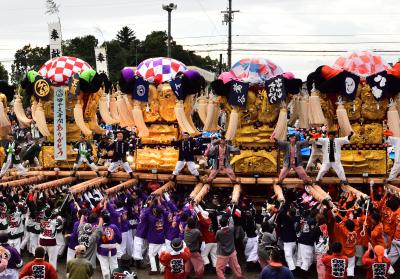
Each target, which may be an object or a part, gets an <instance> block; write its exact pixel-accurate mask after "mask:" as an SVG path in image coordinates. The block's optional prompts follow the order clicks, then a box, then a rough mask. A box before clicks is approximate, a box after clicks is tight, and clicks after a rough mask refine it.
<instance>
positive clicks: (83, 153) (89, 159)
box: [72, 135, 100, 176]
mask: <svg viewBox="0 0 400 279" xmlns="http://www.w3.org/2000/svg"><path fill="white" fill-rule="evenodd" d="M74 150H75V151H76V152H78V155H77V156H76V161H75V163H74V172H73V174H72V176H75V174H76V170H77V169H78V168H79V167H80V165H81V164H82V163H86V164H88V165H89V167H90V169H91V170H92V171H95V172H96V174H97V176H100V174H99V168H98V167H97V166H96V164H95V163H94V162H93V148H92V146H91V144H90V143H89V142H88V141H86V138H85V135H81V137H80V139H79V142H78V143H76V144H75V145H74Z"/></svg>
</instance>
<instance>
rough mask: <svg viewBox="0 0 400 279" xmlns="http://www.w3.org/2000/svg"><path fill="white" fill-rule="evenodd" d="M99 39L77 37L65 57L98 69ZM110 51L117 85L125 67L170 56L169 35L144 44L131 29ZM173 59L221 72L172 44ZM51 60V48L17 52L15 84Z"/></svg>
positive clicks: (212, 63) (159, 34) (111, 72)
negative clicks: (96, 53) (97, 52)
mask: <svg viewBox="0 0 400 279" xmlns="http://www.w3.org/2000/svg"><path fill="white" fill-rule="evenodd" d="M97 45H98V40H97V39H96V38H95V37H94V36H92V35H87V36H83V37H76V38H73V39H70V40H66V41H64V42H63V55H66V56H72V57H78V58H81V59H83V60H84V61H86V62H87V63H89V64H90V65H91V66H92V67H94V68H95V66H96V58H95V55H94V48H95V47H97ZM102 46H104V47H106V49H107V62H108V69H109V75H110V80H111V81H113V82H115V81H117V80H118V79H119V75H120V74H119V73H120V71H121V69H122V68H123V67H125V66H137V64H139V63H140V62H141V61H143V60H145V59H147V58H151V57H160V56H166V55H167V33H166V32H165V31H153V32H151V33H150V34H149V35H147V36H146V38H145V39H144V40H143V41H140V40H138V39H137V38H136V36H135V32H134V31H133V30H132V29H130V28H129V27H127V26H124V27H123V28H122V29H121V30H119V31H118V33H117V35H116V39H114V40H111V41H106V42H104V43H103V45H102ZM171 47H172V49H171V50H172V58H175V59H177V60H179V61H182V62H183V63H184V64H186V65H193V66H198V67H200V68H203V69H206V70H209V71H213V72H217V71H218V61H217V60H214V59H211V58H210V57H209V56H206V57H202V56H199V55H196V54H195V53H194V52H193V51H189V50H185V49H183V47H182V46H181V45H179V44H177V43H176V42H174V41H173V42H172V46H171ZM49 59H50V54H49V47H48V46H47V47H46V48H41V47H35V48H32V47H31V46H30V45H27V46H24V47H23V48H22V49H19V50H17V51H16V53H15V60H14V64H13V65H12V82H14V83H17V82H19V81H21V79H22V78H23V77H24V75H25V73H26V72H27V70H30V69H35V70H38V69H39V68H40V66H41V65H43V64H44V63H45V62H46V61H47V60H49Z"/></svg>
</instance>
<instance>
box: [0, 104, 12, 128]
mask: <svg viewBox="0 0 400 279" xmlns="http://www.w3.org/2000/svg"><path fill="white" fill-rule="evenodd" d="M10 126H11V123H10V120H9V119H8V116H7V112H6V109H5V108H4V104H3V103H2V102H0V128H5V127H10Z"/></svg>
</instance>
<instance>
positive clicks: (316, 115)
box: [308, 92, 326, 125]
mask: <svg viewBox="0 0 400 279" xmlns="http://www.w3.org/2000/svg"><path fill="white" fill-rule="evenodd" d="M308 109H309V111H310V114H309V123H310V124H311V125H323V124H324V123H325V122H326V120H325V116H324V113H323V112H322V108H321V101H320V99H319V96H318V94H317V93H315V92H313V93H311V96H310V99H309V108H308Z"/></svg>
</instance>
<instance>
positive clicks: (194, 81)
mask: <svg viewBox="0 0 400 279" xmlns="http://www.w3.org/2000/svg"><path fill="white" fill-rule="evenodd" d="M192 72H194V71H192ZM192 72H191V74H190V75H188V74H185V73H184V74H183V76H182V93H183V95H184V96H188V95H194V94H197V93H199V92H200V91H201V90H203V89H204V88H205V87H206V80H205V79H204V77H203V76H202V75H200V74H193V73H192ZM178 74H179V73H178Z"/></svg>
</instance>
